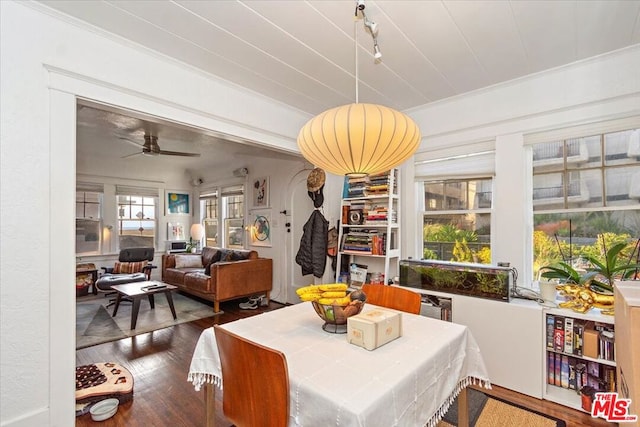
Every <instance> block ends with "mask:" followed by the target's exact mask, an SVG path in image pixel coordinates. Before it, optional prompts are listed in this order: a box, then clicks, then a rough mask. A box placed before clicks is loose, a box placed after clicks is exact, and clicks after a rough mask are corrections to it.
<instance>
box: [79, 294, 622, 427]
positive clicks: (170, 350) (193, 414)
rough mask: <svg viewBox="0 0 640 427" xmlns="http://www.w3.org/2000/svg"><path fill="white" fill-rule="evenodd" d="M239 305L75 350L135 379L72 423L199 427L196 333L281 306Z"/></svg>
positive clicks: (557, 411)
mask: <svg viewBox="0 0 640 427" xmlns="http://www.w3.org/2000/svg"><path fill="white" fill-rule="evenodd" d="M238 302H239V301H230V302H227V303H223V304H221V309H222V310H223V311H224V314H222V315H219V316H214V317H210V318H205V319H200V320H196V321H193V322H190V323H183V324H180V325H176V326H173V327H170V328H165V329H161V330H158V331H154V332H149V333H146V334H142V335H138V336H135V337H131V338H124V339H121V340H119V341H113V342H110V343H105V344H100V345H97V346H93V347H88V348H85V349H82V350H78V351H76V365H77V366H79V365H87V364H91V363H96V362H107V361H112V362H116V363H119V364H121V365H122V366H124V367H126V368H127V369H129V370H130V371H131V373H132V375H133V378H134V397H133V400H132V401H130V402H127V403H124V404H122V405H120V407H119V408H118V412H117V413H116V415H115V416H114V417H113V418H111V419H108V420H106V421H102V422H94V421H92V420H91V416H90V415H89V414H86V415H82V416H80V417H77V418H76V426H80V427H82V426H93V425H100V426H102V427H114V426H126V427H138V426H140V427H150V426H154V427H159V426H171V427H194V426H203V425H204V391H200V392H196V391H195V390H194V388H193V386H192V385H191V383H189V382H187V374H188V371H189V364H190V362H191V355H192V354H193V350H194V348H195V346H196V342H197V341H198V338H199V337H200V333H201V332H202V331H203V330H204V329H206V328H209V327H211V326H213V325H214V324H222V323H227V322H231V321H234V320H237V319H240V318H243V317H249V316H254V315H256V314H258V313H261V312H264V311H268V310H274V309H277V308H280V307H282V305H281V304H278V303H275V302H271V303H270V305H269V307H259V308H258V309H257V310H240V309H239V308H238ZM482 391H483V392H486V393H488V394H491V395H495V396H496V397H499V398H502V399H504V400H507V401H510V402H514V403H515V404H517V405H520V406H523V407H527V408H531V409H532V410H535V411H538V412H542V413H546V414H549V415H551V416H554V417H557V418H560V419H563V420H565V421H566V423H567V427H584V426H594V427H598V426H612V425H614V424H611V423H607V422H605V421H603V420H599V419H593V418H591V416H590V415H589V414H587V413H584V412H580V411H575V410H572V409H569V408H567V407H565V406H562V405H557V404H555V403H552V402H548V401H545V400H539V399H535V398H531V397H529V396H526V395H523V394H520V393H516V392H513V391H511V390H507V389H504V388H501V387H498V386H494V387H493V389H492V390H484V389H483V390H482ZM221 396H222V394H221V393H216V399H217V400H216V414H217V416H216V425H218V426H223V427H227V426H230V425H231V423H230V422H229V421H228V420H226V419H225V418H224V417H222V416H221V414H222V402H221V401H220V398H221ZM265 416H268V414H265ZM380 427H386V426H380ZM514 427H516V426H514ZM517 427H525V426H517Z"/></svg>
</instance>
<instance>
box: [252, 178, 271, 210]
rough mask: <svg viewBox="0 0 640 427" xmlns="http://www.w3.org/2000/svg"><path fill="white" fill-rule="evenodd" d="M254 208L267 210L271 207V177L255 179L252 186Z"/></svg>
mask: <svg viewBox="0 0 640 427" xmlns="http://www.w3.org/2000/svg"><path fill="white" fill-rule="evenodd" d="M251 191H252V193H251V194H252V195H253V197H252V199H251V200H252V201H253V207H254V208H266V207H268V206H269V177H268V176H263V177H260V178H255V179H254V180H253V184H252V186H251Z"/></svg>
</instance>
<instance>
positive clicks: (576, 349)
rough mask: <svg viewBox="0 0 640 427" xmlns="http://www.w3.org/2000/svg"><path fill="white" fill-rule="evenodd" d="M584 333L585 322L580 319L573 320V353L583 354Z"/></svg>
mask: <svg viewBox="0 0 640 427" xmlns="http://www.w3.org/2000/svg"><path fill="white" fill-rule="evenodd" d="M583 335H584V322H583V321H582V320H580V319H574V320H573V354H575V355H576V356H582V340H583V338H582V337H583Z"/></svg>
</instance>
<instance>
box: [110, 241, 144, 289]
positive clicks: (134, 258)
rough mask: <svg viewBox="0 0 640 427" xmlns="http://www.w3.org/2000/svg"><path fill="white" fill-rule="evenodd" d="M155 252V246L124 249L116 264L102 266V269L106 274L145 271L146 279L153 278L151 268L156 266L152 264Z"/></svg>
mask: <svg viewBox="0 0 640 427" xmlns="http://www.w3.org/2000/svg"><path fill="white" fill-rule="evenodd" d="M154 253H155V249H154V248H128V249H122V250H121V251H120V254H119V255H118V261H116V263H115V264H114V266H113V267H102V269H103V270H104V274H133V273H144V274H145V275H146V276H147V278H146V280H151V270H152V269H154V268H156V267H155V266H154V265H153V264H150V262H152V261H153V256H154ZM125 283H126V282H125Z"/></svg>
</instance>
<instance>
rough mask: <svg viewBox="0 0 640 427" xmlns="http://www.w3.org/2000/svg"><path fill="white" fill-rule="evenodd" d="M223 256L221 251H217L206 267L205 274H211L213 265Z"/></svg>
mask: <svg viewBox="0 0 640 427" xmlns="http://www.w3.org/2000/svg"><path fill="white" fill-rule="evenodd" d="M221 256H222V253H221V252H220V251H217V252H216V253H215V255H213V256H212V257H211V261H210V262H209V263H208V264H207V266H206V267H205V268H204V274H206V275H207V276H211V266H212V265H213V264H215V263H216V262H218V261H220V257H221Z"/></svg>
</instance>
